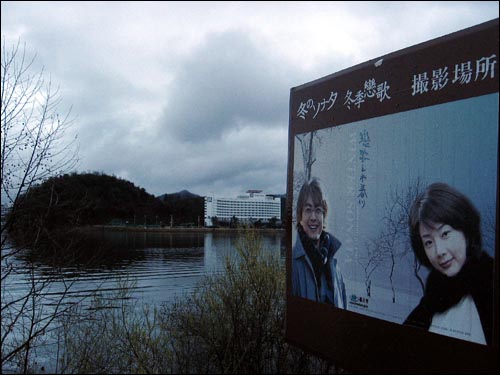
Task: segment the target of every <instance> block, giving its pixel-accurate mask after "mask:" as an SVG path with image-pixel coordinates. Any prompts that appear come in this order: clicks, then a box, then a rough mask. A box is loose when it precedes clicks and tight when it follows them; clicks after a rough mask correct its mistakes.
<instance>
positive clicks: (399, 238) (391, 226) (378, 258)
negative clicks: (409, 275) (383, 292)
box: [358, 178, 424, 302]
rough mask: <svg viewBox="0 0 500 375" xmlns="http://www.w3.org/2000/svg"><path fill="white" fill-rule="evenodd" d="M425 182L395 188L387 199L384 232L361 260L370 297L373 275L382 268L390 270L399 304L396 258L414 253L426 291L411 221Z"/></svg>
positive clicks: (414, 263) (415, 266)
mask: <svg viewBox="0 0 500 375" xmlns="http://www.w3.org/2000/svg"><path fill="white" fill-rule="evenodd" d="M422 186H423V184H422V181H421V179H420V178H417V179H415V180H414V181H413V182H412V183H410V184H409V185H408V186H407V187H406V188H403V189H401V190H398V189H391V190H390V191H389V193H388V196H387V202H386V205H385V208H384V216H383V217H382V220H381V230H380V233H379V234H378V235H377V236H376V237H375V238H374V239H372V240H370V241H369V243H367V246H366V247H367V249H368V250H367V254H366V256H365V257H362V258H360V259H359V260H358V261H359V263H360V264H361V265H362V266H363V269H364V271H365V286H366V290H367V294H369V286H370V280H371V276H372V274H373V272H374V271H375V269H377V268H378V267H379V266H382V265H387V266H388V267H389V274H388V277H389V281H390V284H391V289H392V302H396V291H395V288H394V280H393V277H394V272H395V268H396V259H398V258H403V257H405V256H406V255H408V254H412V259H413V264H412V267H413V274H414V276H415V278H416V279H417V280H418V282H419V284H420V286H421V288H422V290H423V289H424V282H423V280H422V277H421V276H420V274H419V271H420V268H421V264H420V262H419V261H418V259H417V257H416V256H415V254H414V253H413V251H412V249H411V245H410V237H409V229H408V218H409V214H410V207H411V205H412V203H413V201H414V200H415V198H416V197H417V195H418V194H419V193H420V192H421V191H422Z"/></svg>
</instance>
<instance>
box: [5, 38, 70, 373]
mask: <svg viewBox="0 0 500 375" xmlns="http://www.w3.org/2000/svg"><path fill="white" fill-rule="evenodd" d="M35 59H36V56H33V57H31V58H29V57H28V56H27V53H26V46H25V45H21V43H20V41H18V42H17V44H14V45H13V46H12V47H11V48H7V47H6V46H5V38H4V39H3V40H2V48H1V130H2V132H1V157H0V162H1V164H0V168H1V170H0V175H1V186H2V188H1V194H2V226H1V246H2V247H1V261H2V264H1V267H2V275H1V282H2V286H1V293H2V302H1V316H2V333H1V364H2V369H3V368H4V366H13V365H14V366H16V367H18V369H17V370H18V371H19V370H20V371H23V372H28V371H30V370H31V369H30V368H29V366H30V363H31V361H32V360H33V359H32V358H31V355H32V352H33V349H34V348H35V347H36V345H38V344H39V342H40V341H41V340H42V339H43V336H44V335H45V334H46V333H47V332H48V331H50V329H51V328H52V325H53V323H54V321H55V320H56V319H57V318H58V317H59V316H60V315H61V314H62V313H63V311H64V308H63V307H62V304H61V302H62V301H63V299H64V298H65V295H66V294H67V292H68V290H69V288H70V287H71V285H70V284H69V285H66V287H65V288H64V290H63V291H62V292H61V294H60V295H59V296H60V297H58V298H57V299H56V300H55V301H52V303H53V307H51V308H50V310H48V307H47V305H46V304H45V303H44V302H42V301H43V299H44V298H45V297H47V296H48V290H49V289H50V286H51V284H53V282H54V280H55V279H54V278H50V277H49V278H46V279H44V280H40V279H37V278H36V274H35V270H36V266H35V264H33V263H30V262H29V261H28V262H27V263H24V264H22V265H21V264H20V262H19V261H16V256H17V255H18V254H19V253H20V252H21V251H24V250H26V249H30V250H32V251H36V248H37V246H38V243H37V238H38V237H39V236H34V240H33V241H32V242H31V243H29V244H26V247H18V246H13V245H12V243H11V242H10V241H9V237H8V232H9V231H10V230H11V229H12V228H13V226H15V224H16V220H17V218H18V217H20V216H21V215H23V211H22V209H20V208H19V202H20V197H22V196H23V195H25V194H26V193H28V192H29V191H30V189H31V188H33V187H34V186H36V185H37V184H40V183H42V182H43V181H45V180H46V179H48V178H49V177H51V176H56V175H59V174H61V173H64V172H67V171H70V170H71V169H73V168H74V167H75V166H76V163H77V160H78V159H77V152H78V150H77V147H76V138H74V139H73V140H70V141H67V139H66V138H65V133H66V131H67V129H68V128H69V126H70V125H71V124H72V121H71V120H70V117H69V116H70V110H68V112H67V113H64V114H63V113H60V112H59V110H58V109H59V106H60V105H61V97H60V95H59V90H58V88H54V87H53V85H52V82H51V80H50V79H49V80H45V79H44V71H43V68H42V69H40V70H39V71H37V70H36V68H35V64H34V62H35ZM50 198H51V199H50V200H49V201H48V202H47V203H46V212H49V211H50V207H51V204H52V203H53V201H55V200H56V198H57V197H55V196H51V197H50ZM32 230H33V231H35V233H42V232H43V231H44V220H43V216H41V217H40V218H39V220H38V221H37V223H36V225H35V226H34V227H33V228H32ZM19 270H23V271H25V272H26V270H27V271H28V272H27V275H28V276H27V278H26V280H25V281H26V282H27V283H28V285H29V291H28V292H26V294H24V295H18V294H14V293H11V292H12V290H11V285H10V283H11V280H12V277H11V276H13V275H14V274H16V273H18V271H19Z"/></svg>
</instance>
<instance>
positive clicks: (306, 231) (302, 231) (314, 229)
mask: <svg viewBox="0 0 500 375" xmlns="http://www.w3.org/2000/svg"><path fill="white" fill-rule="evenodd" d="M327 212H328V204H327V203H326V200H325V199H324V197H323V192H322V189H321V186H320V184H319V181H318V180H317V179H312V180H311V181H308V182H306V183H304V185H302V188H301V189H300V193H299V196H298V199H297V221H298V223H297V240H296V242H295V246H294V247H293V250H292V294H293V295H295V296H300V297H304V298H308V299H311V300H313V301H318V302H325V303H330V304H332V305H334V306H336V307H339V308H343V309H345V308H346V305H347V297H346V292H345V285H344V281H343V278H342V274H341V273H340V271H339V269H338V267H337V260H336V259H335V258H334V255H335V253H336V252H337V250H338V249H339V247H340V245H341V243H340V241H339V240H338V239H337V238H335V237H334V236H333V235H332V234H330V233H328V232H326V231H325V230H324V226H325V218H326V215H327Z"/></svg>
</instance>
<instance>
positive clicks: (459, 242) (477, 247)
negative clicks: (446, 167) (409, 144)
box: [404, 183, 494, 345]
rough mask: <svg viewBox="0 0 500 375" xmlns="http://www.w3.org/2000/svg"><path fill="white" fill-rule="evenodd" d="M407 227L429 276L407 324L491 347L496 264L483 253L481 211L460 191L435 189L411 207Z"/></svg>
mask: <svg viewBox="0 0 500 375" xmlns="http://www.w3.org/2000/svg"><path fill="white" fill-rule="evenodd" d="M409 227H410V228H409V229H410V240H411V244H412V247H413V251H414V252H415V255H416V257H417V258H418V260H419V261H420V262H421V263H422V264H423V265H424V266H426V267H427V268H428V269H429V270H430V273H429V276H428V278H427V281H426V285H425V292H424V296H423V297H422V299H421V301H420V303H419V304H418V305H417V307H416V308H415V309H414V310H413V311H412V312H411V313H410V315H409V316H408V317H407V319H406V320H405V322H404V324H406V325H411V326H416V327H421V328H424V329H427V330H429V331H430V332H435V333H439V334H442V335H447V336H451V337H455V338H460V339H463V340H468V341H473V342H477V343H480V344H488V345H490V344H491V339H492V328H493V269H494V263H493V259H492V258H491V257H490V256H489V255H488V254H487V253H486V252H485V251H484V250H483V249H482V245H481V230H480V215H479V213H478V211H477V209H476V208H475V207H474V206H473V205H472V203H471V202H470V201H469V199H468V198H467V197H466V196H464V195H463V194H462V193H460V192H459V191H457V190H456V189H454V188H452V187H450V186H448V185H446V184H444V183H434V184H431V185H429V186H428V187H427V188H426V190H425V191H424V192H423V193H421V194H420V195H419V196H417V198H416V200H415V202H414V203H413V205H412V207H411V209H410V217H409Z"/></svg>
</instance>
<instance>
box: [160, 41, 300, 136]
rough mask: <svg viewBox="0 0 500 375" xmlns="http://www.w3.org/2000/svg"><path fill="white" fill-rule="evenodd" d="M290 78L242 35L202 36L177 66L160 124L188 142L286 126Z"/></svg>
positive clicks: (290, 76)
mask: <svg viewBox="0 0 500 375" xmlns="http://www.w3.org/2000/svg"><path fill="white" fill-rule="evenodd" d="M287 70H288V72H287ZM294 76H296V74H293V73H292V71H291V70H290V67H287V66H280V65H278V64H277V63H276V62H273V61H271V59H270V57H269V54H266V53H265V52H264V50H263V49H262V48H259V47H258V46H256V45H255V44H254V43H253V42H252V41H251V39H250V38H249V37H248V36H247V35H246V34H245V33H244V32H242V31H226V32H223V33H217V34H212V35H208V36H207V37H206V39H205V42H204V43H203V44H202V45H201V46H200V48H199V49H197V50H195V51H194V52H193V53H192V54H190V55H189V57H188V58H187V59H186V60H185V61H183V62H182V64H181V66H180V68H179V71H178V72H177V74H176V75H175V80H174V84H173V87H172V88H171V89H170V90H169V91H170V94H169V96H168V98H167V103H166V105H165V108H164V110H163V114H162V117H161V119H160V124H161V126H162V127H163V128H164V129H165V130H166V131H168V132H169V133H170V134H172V135H174V136H175V137H176V138H177V139H178V140H180V141H187V142H192V143H198V142H202V141H205V140H207V139H217V138H220V137H221V136H222V135H223V134H224V133H225V132H226V131H228V130H229V129H233V128H238V127H241V126H242V124H244V123H246V122H257V123H259V122H265V123H267V124H272V123H277V124H279V125H280V126H286V122H287V121H288V118H287V111H286V106H287V104H288V93H289V92H288V90H289V82H291V81H292V80H293V78H292V77H294Z"/></svg>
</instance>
